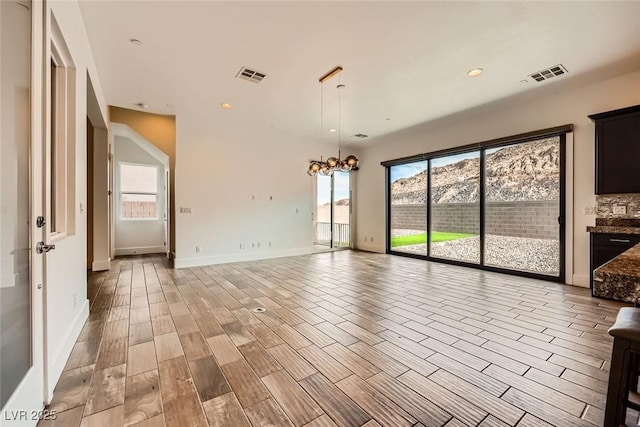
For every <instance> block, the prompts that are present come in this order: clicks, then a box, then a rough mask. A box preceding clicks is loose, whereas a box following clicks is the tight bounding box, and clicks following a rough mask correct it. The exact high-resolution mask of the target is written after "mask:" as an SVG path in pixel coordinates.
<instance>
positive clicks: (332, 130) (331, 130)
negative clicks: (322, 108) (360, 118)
mask: <svg viewBox="0 0 640 427" xmlns="http://www.w3.org/2000/svg"><path fill="white" fill-rule="evenodd" d="M329 132H337V129H334V128H331V129H329Z"/></svg>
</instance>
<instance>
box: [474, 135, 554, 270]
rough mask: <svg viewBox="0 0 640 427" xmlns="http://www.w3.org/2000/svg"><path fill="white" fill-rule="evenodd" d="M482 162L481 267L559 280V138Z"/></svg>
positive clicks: (504, 150) (495, 152)
mask: <svg viewBox="0 0 640 427" xmlns="http://www.w3.org/2000/svg"><path fill="white" fill-rule="evenodd" d="M485 156H486V157H485V171H486V172H485V188H486V190H485V195H486V197H485V200H486V203H485V265H487V266H492V267H498V268H503V269H509V270H517V271H523V272H529V273H536V274H544V275H549V276H559V275H560V243H561V242H560V224H559V222H558V218H559V217H560V215H561V214H560V137H553V138H545V139H540V140H536V141H531V142H524V143H520V144H514V145H509V146H506V147H500V148H494V149H488V150H486V151H485Z"/></svg>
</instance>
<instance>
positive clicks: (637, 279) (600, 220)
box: [587, 105, 640, 303]
mask: <svg viewBox="0 0 640 427" xmlns="http://www.w3.org/2000/svg"><path fill="white" fill-rule="evenodd" d="M589 118H590V119H592V120H593V121H594V123H595V149H596V150H595V151H596V152H595V159H596V161H595V193H596V195H597V196H596V198H597V200H598V209H597V215H598V217H597V218H596V225H595V226H591V227H587V231H588V232H590V233H591V235H590V236H591V237H590V258H591V260H590V270H591V272H592V273H591V292H592V295H593V296H596V297H601V298H608V299H615V300H619V301H626V302H630V303H636V302H637V301H639V300H640V167H638V159H640V105H637V106H633V107H627V108H621V109H618V110H613V111H607V112H604V113H599V114H592V115H590V116H589Z"/></svg>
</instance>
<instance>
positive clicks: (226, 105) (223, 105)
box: [220, 102, 231, 110]
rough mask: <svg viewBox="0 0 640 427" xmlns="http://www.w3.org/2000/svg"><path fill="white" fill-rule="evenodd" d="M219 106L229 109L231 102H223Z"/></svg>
mask: <svg viewBox="0 0 640 427" xmlns="http://www.w3.org/2000/svg"><path fill="white" fill-rule="evenodd" d="M220 107H222V108H224V109H225V110H230V109H231V104H229V103H228V102H223V103H222V104H220Z"/></svg>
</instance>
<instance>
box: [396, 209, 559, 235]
mask: <svg viewBox="0 0 640 427" xmlns="http://www.w3.org/2000/svg"><path fill="white" fill-rule="evenodd" d="M485 213H486V223H485V227H486V232H487V234H493V235H499V236H513V237H532V238H538V239H557V238H558V215H559V208H558V202H557V201H556V200H543V201H532V202H524V201H518V202H490V203H487V204H486V212H485ZM426 220H427V207H426V205H425V204H420V205H392V206H391V228H393V229H411V230H425V229H426ZM431 224H432V229H433V230H434V231H445V232H450V233H470V234H478V233H479V232H480V208H479V204H478V203H442V204H437V205H434V206H433V207H432V210H431Z"/></svg>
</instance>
